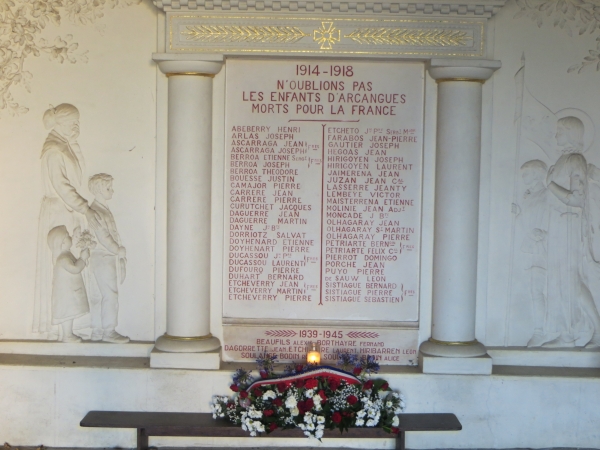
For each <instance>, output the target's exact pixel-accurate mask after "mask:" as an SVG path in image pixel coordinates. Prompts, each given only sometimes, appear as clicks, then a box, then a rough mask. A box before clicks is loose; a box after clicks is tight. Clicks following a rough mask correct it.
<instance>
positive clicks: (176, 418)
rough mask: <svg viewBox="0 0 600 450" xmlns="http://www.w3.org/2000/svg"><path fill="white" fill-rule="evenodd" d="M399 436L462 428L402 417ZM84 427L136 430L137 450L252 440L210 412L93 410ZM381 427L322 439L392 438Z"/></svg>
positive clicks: (447, 418)
mask: <svg viewBox="0 0 600 450" xmlns="http://www.w3.org/2000/svg"><path fill="white" fill-rule="evenodd" d="M399 417H400V425H399V426H398V428H399V429H400V433H398V436H397V438H396V449H397V450H404V449H405V447H404V445H405V443H404V441H405V433H406V432H407V431H455V430H461V429H462V425H461V424H460V422H459V421H458V419H457V418H456V416H455V415H454V414H446V413H442V414H440V413H435V414H399ZM80 425H81V426H82V427H100V428H136V429H137V448H138V450H147V449H148V437H149V436H195V437H199V436H204V437H250V435H249V434H248V432H246V431H244V430H242V428H241V427H240V426H238V425H234V424H232V423H231V422H228V421H226V420H224V419H222V420H215V419H213V418H212V414H211V413H176V412H131V411H90V412H89V413H87V414H86V416H85V417H84V418H83V420H82V421H81V422H80ZM263 436H268V437H270V438H295V437H304V434H303V432H302V430H300V429H299V428H295V429H290V430H281V429H279V430H275V431H274V432H272V433H271V434H268V435H267V434H264V435H263ZM393 437H394V435H392V434H390V433H386V432H385V431H383V429H381V428H368V427H364V428H350V429H349V430H348V432H344V433H343V434H340V432H339V430H325V432H324V434H323V438H349V439H365V438H388V439H390V438H393Z"/></svg>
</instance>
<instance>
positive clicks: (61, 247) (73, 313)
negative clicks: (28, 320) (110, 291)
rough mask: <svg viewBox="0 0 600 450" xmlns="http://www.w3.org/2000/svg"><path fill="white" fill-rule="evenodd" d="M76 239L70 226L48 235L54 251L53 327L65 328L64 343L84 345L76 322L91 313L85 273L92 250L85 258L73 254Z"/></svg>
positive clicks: (59, 228) (82, 253) (63, 332)
mask: <svg viewBox="0 0 600 450" xmlns="http://www.w3.org/2000/svg"><path fill="white" fill-rule="evenodd" d="M72 245H73V240H72V239H71V236H70V235H69V232H68V231H67V227H65V226H64V225H60V226H58V227H54V228H52V229H51V230H50V232H49V233H48V246H49V247H50V250H51V251H52V263H53V265H54V269H53V272H52V324H53V325H60V326H61V328H62V342H81V338H79V337H78V336H75V335H74V334H73V320H75V319H77V318H78V317H81V316H83V315H84V314H87V313H88V312H89V306H88V299H87V295H86V292H85V286H84V284H83V278H82V276H81V271H82V270H83V269H84V268H85V266H86V262H87V260H88V259H89V257H90V251H89V249H87V248H85V249H84V250H82V251H81V257H80V258H79V259H77V258H75V256H73V254H72V253H71V246H72Z"/></svg>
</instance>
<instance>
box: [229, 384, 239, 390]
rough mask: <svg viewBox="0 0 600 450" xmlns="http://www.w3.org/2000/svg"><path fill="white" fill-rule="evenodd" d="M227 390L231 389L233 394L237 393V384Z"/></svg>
mask: <svg viewBox="0 0 600 450" xmlns="http://www.w3.org/2000/svg"><path fill="white" fill-rule="evenodd" d="M229 389H231V390H232V391H233V392H237V391H239V390H240V389H239V388H238V387H237V384H232V385H231V386H229Z"/></svg>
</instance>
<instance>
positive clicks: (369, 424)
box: [367, 419, 377, 427]
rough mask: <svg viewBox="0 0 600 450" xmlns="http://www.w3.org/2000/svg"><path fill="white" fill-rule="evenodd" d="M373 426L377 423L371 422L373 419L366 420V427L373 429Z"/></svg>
mask: <svg viewBox="0 0 600 450" xmlns="http://www.w3.org/2000/svg"><path fill="white" fill-rule="evenodd" d="M375 425H377V422H376V421H375V420H373V419H369V420H367V426H368V427H374V426H375Z"/></svg>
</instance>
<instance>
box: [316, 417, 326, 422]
mask: <svg viewBox="0 0 600 450" xmlns="http://www.w3.org/2000/svg"><path fill="white" fill-rule="evenodd" d="M317 423H325V417H323V416H317Z"/></svg>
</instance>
